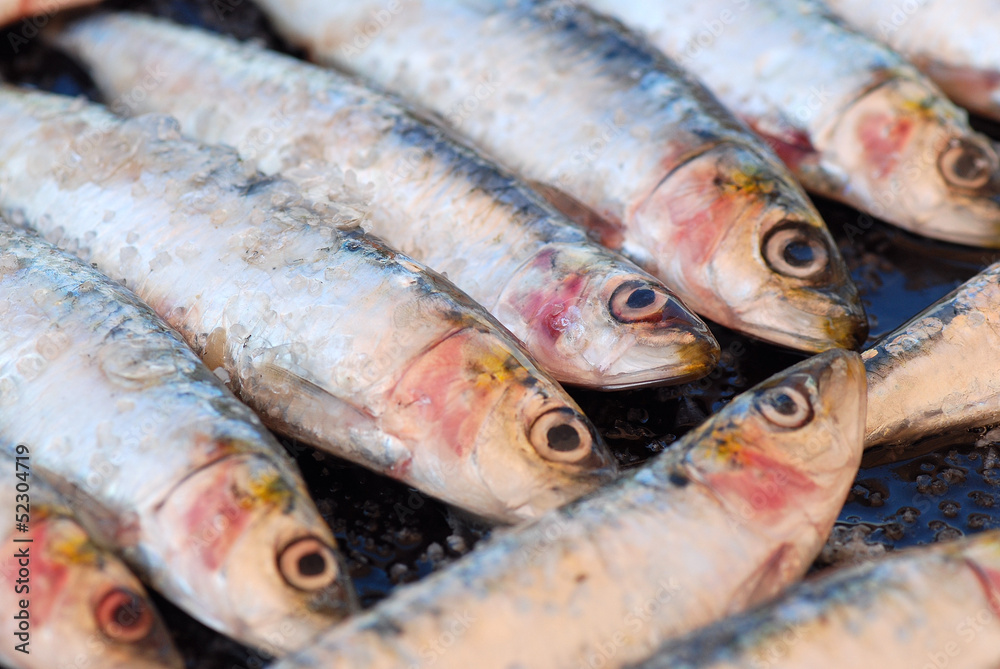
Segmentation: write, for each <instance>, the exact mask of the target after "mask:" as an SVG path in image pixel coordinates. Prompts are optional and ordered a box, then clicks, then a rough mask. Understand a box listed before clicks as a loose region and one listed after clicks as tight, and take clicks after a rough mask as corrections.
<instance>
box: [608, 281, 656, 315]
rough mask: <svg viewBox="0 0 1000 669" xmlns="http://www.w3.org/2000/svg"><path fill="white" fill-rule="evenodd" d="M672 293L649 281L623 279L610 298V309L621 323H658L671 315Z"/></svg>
mask: <svg viewBox="0 0 1000 669" xmlns="http://www.w3.org/2000/svg"><path fill="white" fill-rule="evenodd" d="M669 305H670V294H669V293H668V292H667V291H666V290H665V289H664V288H663V287H662V286H658V285H656V284H654V283H650V282H649V281H642V280H631V281H623V282H622V284H621V285H620V286H618V287H617V288H615V292H613V293H612V294H611V299H609V300H608V311H609V312H611V316H612V317H613V318H614V319H615V320H616V321H618V322H619V323H639V322H653V323H658V322H660V321H661V320H664V318H665V317H669V315H670V314H667V313H665V312H666V311H667V310H668V309H669Z"/></svg>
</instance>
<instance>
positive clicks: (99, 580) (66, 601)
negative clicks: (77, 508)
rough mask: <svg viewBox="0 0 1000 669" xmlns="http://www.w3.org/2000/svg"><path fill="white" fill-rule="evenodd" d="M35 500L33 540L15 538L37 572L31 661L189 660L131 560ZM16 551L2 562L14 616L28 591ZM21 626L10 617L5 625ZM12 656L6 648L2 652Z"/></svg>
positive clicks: (151, 664) (143, 668)
mask: <svg viewBox="0 0 1000 669" xmlns="http://www.w3.org/2000/svg"><path fill="white" fill-rule="evenodd" d="M11 488H13V486H11ZM33 501H34V500H33ZM32 506H33V507H34V508H33V509H32V512H33V513H32V522H31V529H30V531H29V534H28V535H21V538H25V537H26V536H27V537H28V538H30V539H31V543H21V544H12V546H14V548H15V549H17V548H25V547H27V550H28V554H29V560H30V567H29V568H30V570H31V576H32V577H33V578H32V580H31V584H30V588H31V590H30V601H31V607H30V615H31V633H32V641H34V642H35V643H34V644H32V645H31V647H30V650H31V655H30V657H31V658H32V660H33V662H34V663H33V664H31V665H30V666H52V667H54V666H60V667H62V666H70V665H72V666H76V664H77V663H80V662H88V661H93V662H97V663H98V664H100V666H102V667H110V668H113V669H128V668H130V667H136V668H138V669H154V668H156V667H160V668H163V667H171V668H174V669H180V668H181V667H183V666H184V663H183V660H182V659H181V656H180V653H178V651H177V649H176V648H175V647H174V644H173V642H172V641H171V639H170V635H169V633H168V632H167V628H166V625H164V623H163V621H162V620H161V619H160V616H159V614H158V613H157V612H156V609H155V608H154V606H153V604H152V603H151V602H150V601H149V598H148V596H147V595H146V591H145V589H144V588H143V586H142V584H141V583H140V582H139V580H138V579H137V578H136V577H135V576H134V575H133V574H132V573H131V572H130V571H129V570H128V569H127V568H126V567H125V566H124V564H122V563H121V561H119V560H118V559H117V558H116V557H115V556H113V555H111V554H109V553H106V552H105V551H104V550H103V549H102V548H99V547H98V546H96V545H95V544H93V543H92V542H91V540H90V538H89V537H88V536H87V535H86V533H85V532H84V530H83V528H81V527H80V526H79V525H78V524H77V523H76V521H75V520H72V519H70V518H68V517H66V516H62V515H59V513H58V512H53V510H52V509H49V508H47V507H45V506H42V505H36V504H33V505H32ZM14 553H15V551H14V550H13V549H12V550H11V555H10V557H5V558H4V561H3V563H2V564H0V575H2V580H3V581H4V583H3V585H4V590H5V592H9V593H11V595H10V596H11V597H12V598H13V600H12V602H11V607H10V610H11V611H12V614H11V615H13V611H16V610H17V608H16V607H17V605H16V604H14V603H13V602H16V600H17V597H19V596H20V597H24V596H26V595H24V594H22V595H19V596H18V595H15V594H14V593H15V589H14V588H15V587H16V579H17V578H18V569H19V566H20V565H19V564H18V560H17V558H15V557H14ZM16 626H17V623H16V622H14V623H13V626H11V625H10V624H6V625H5V630H7V629H14V628H16ZM15 631H16V630H15ZM12 638H14V637H12ZM13 643H17V642H13ZM13 643H12V644H11V645H13ZM9 647H10V646H8V648H9ZM81 651H82V652H84V653H88V654H89V656H87V655H81ZM6 655H7V648H5V649H4V650H3V651H2V652H0V657H5V656H6ZM8 661H12V662H13V661H14V658H8ZM17 662H18V663H20V660H17Z"/></svg>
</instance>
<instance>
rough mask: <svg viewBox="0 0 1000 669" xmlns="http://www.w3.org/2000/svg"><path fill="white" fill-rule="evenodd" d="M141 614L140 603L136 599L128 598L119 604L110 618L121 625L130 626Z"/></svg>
mask: <svg viewBox="0 0 1000 669" xmlns="http://www.w3.org/2000/svg"><path fill="white" fill-rule="evenodd" d="M141 614H142V603H141V602H140V601H139V600H137V599H131V598H130V599H128V600H126V601H123V602H122V603H121V604H119V605H118V606H117V607H116V608H115V610H114V613H112V614H111V618H112V620H114V621H115V623H116V624H118V625H120V626H121V627H125V628H128V627H132V626H133V625H135V624H136V623H137V622H138V621H139V618H141V617H142V616H141Z"/></svg>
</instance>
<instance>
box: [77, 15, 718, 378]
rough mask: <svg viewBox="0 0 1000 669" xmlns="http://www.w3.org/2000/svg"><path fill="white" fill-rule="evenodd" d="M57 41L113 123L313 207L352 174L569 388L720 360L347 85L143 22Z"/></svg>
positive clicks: (121, 22) (648, 292) (660, 308)
mask: <svg viewBox="0 0 1000 669" xmlns="http://www.w3.org/2000/svg"><path fill="white" fill-rule="evenodd" d="M60 41H61V42H62V43H63V44H64V45H66V46H67V47H68V48H69V49H70V50H71V51H73V52H74V53H76V54H77V55H79V56H80V57H81V58H82V59H83V60H84V62H85V63H86V64H87V67H88V68H89V69H90V71H91V72H93V73H94V76H95V77H96V78H97V80H98V81H99V82H100V83H101V85H102V88H103V90H104V91H105V93H106V95H107V97H108V98H109V99H112V100H114V101H115V103H116V105H115V107H114V108H115V109H121V110H123V111H128V112H130V113H141V112H154V111H155V112H163V113H166V114H170V115H172V116H174V117H175V118H177V119H178V121H180V123H181V126H182V128H184V129H185V131H186V132H189V133H192V134H194V135H195V136H196V137H197V138H198V139H200V140H202V141H206V142H210V143H221V144H229V145H231V146H234V147H236V148H237V149H238V150H239V152H240V154H241V155H242V156H243V157H244V158H252V159H255V160H256V161H257V163H258V166H259V167H260V168H261V169H262V170H263V171H264V172H265V173H269V174H274V173H278V172H281V173H282V175H283V176H285V177H287V178H288V179H290V180H292V181H294V182H295V183H296V184H297V185H299V186H300V187H302V188H303V190H304V191H306V193H307V194H308V195H309V197H310V198H311V199H313V200H315V201H325V200H326V199H327V198H328V196H329V184H330V183H339V182H342V181H343V179H344V173H345V172H346V173H348V174H350V173H353V175H354V178H355V179H357V180H358V182H359V183H362V184H367V185H370V189H369V190H367V191H366V192H365V197H366V200H367V204H368V205H369V206H370V210H368V211H366V215H367V218H366V222H365V226H366V228H370V229H371V231H372V232H374V233H375V234H377V235H378V236H379V237H381V238H383V239H385V240H386V241H387V242H388V243H390V244H391V245H392V246H393V247H395V248H398V249H399V250H401V251H402V252H404V253H407V254H409V255H411V256H412V257H414V258H416V259H417V260H420V261H421V262H424V263H426V264H427V265H429V266H430V267H432V268H434V269H435V270H438V271H441V272H444V273H445V274H446V275H447V276H448V278H449V279H450V280H452V281H453V282H455V284H456V285H458V286H459V287H460V288H462V289H463V290H465V291H466V292H468V293H469V295H471V296H472V297H473V299H475V300H476V301H477V302H479V303H480V304H482V305H484V306H485V307H487V308H488V309H489V310H490V311H491V312H492V313H493V314H494V315H495V316H496V317H497V318H498V319H499V320H500V322H501V323H503V324H504V325H505V326H507V327H508V328H509V329H510V330H511V332H513V333H514V334H515V335H516V336H517V337H518V339H520V340H521V341H522V342H523V343H524V344H525V346H526V348H527V350H528V352H529V353H530V354H531V355H532V357H533V358H535V360H536V361H537V362H538V364H539V366H540V367H541V368H542V369H545V370H546V371H548V372H550V373H552V374H553V375H554V376H555V377H556V379H557V380H559V381H563V382H566V383H573V384H576V385H582V386H590V387H600V388H606V389H609V388H623V387H630V386H637V385H644V384H649V383H663V382H666V381H672V382H679V381H686V380H690V379H693V378H697V377H700V376H703V375H704V374H706V373H708V372H709V371H710V370H711V368H712V367H713V366H714V364H715V362H716V361H717V360H718V355H719V350H718V344H717V343H716V342H715V341H714V339H713V338H712V337H711V334H710V333H709V332H708V329H707V328H706V327H705V325H704V324H703V323H701V322H700V321H699V320H698V319H697V318H696V317H695V316H694V315H693V314H692V313H690V312H689V311H688V310H687V309H686V308H685V307H684V306H683V305H682V304H681V303H680V302H679V301H678V300H677V299H676V298H675V297H674V296H673V295H672V294H671V293H670V292H669V291H668V290H667V288H666V287H665V286H664V285H663V284H662V283H661V282H660V281H658V280H657V279H655V278H654V277H652V276H650V275H649V274H647V273H646V272H644V271H642V270H640V269H639V268H638V267H636V266H635V265H633V264H632V263H631V262H628V261H626V260H625V259H623V258H621V257H620V256H618V255H617V254H614V253H611V252H609V251H608V250H607V249H605V248H603V247H602V246H600V245H599V244H597V243H595V242H592V241H589V240H588V239H587V237H586V235H585V234H584V233H583V232H582V231H581V230H580V229H579V228H578V227H576V226H574V225H572V224H570V223H569V221H567V220H566V219H565V218H563V217H562V216H561V215H560V214H558V213H556V212H555V211H553V210H552V209H551V208H550V207H549V206H547V205H543V204H542V203H541V201H540V200H539V199H538V197H537V195H535V194H534V193H533V192H532V191H530V190H529V189H528V188H527V187H526V186H524V185H522V184H520V183H519V182H517V181H516V180H514V179H512V178H511V177H510V176H508V175H506V174H504V173H502V172H500V171H499V170H498V169H497V168H496V167H495V166H494V165H492V164H491V163H489V162H487V161H485V160H483V159H482V158H479V157H477V156H476V155H475V154H473V153H472V152H471V151H469V150H468V149H466V148H464V147H462V146H459V145H457V144H456V143H455V142H453V141H451V140H450V139H448V138H446V137H444V136H442V135H441V133H440V131H439V130H436V129H434V128H433V127H432V126H429V125H428V124H426V123H425V122H423V121H421V120H419V119H417V118H414V117H413V116H412V115H411V114H410V113H409V112H407V111H406V110H405V109H403V108H402V107H400V106H399V105H397V104H396V103H394V102H392V101H390V100H388V99H385V98H384V97H383V96H380V95H378V94H377V93H375V92H373V91H371V90H368V89H365V88H363V87H361V86H359V85H356V84H354V83H352V82H351V81H350V80H348V79H347V78H346V77H344V76H343V75H340V74H338V73H336V72H332V71H330V70H326V69H323V68H319V67H316V66H313V65H309V64H306V63H303V62H302V61H299V60H296V59H294V58H290V57H287V56H283V55H280V54H277V53H274V52H269V51H266V50H264V49H261V48H258V47H256V46H253V45H240V44H239V43H237V42H234V41H232V40H229V39H225V38H220V37H217V36H213V35H210V34H208V33H206V32H204V31H200V30H195V29H190V28H182V27H180V26H176V25H174V24H172V23H169V22H166V21H159V20H153V19H146V18H142V17H140V16H136V15H127V14H125V15H120V16H109V17H99V18H96V19H92V20H87V21H84V22H83V23H82V24H79V25H76V26H74V27H73V28H72V29H71V30H70V31H69V32H68V33H67V34H66V35H64V36H63V38H62V39H61V40H60ZM150 72H155V73H156V75H157V83H156V84H155V85H153V86H149V87H148V90H145V89H144V93H145V94H144V95H142V96H141V97H139V98H138V99H136V100H135V101H134V102H133V100H132V98H131V97H129V93H130V92H131V91H134V90H136V86H140V85H141V84H142V83H143V82H144V81H145V80H146V79H147V78H148V76H149V73H150ZM487 88H488V86H487ZM485 90H486V88H484V91H485ZM484 94H485V93H484ZM206 99H211V104H208V105H206V104H205V100H206Z"/></svg>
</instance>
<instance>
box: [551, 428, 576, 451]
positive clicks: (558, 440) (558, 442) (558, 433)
mask: <svg viewBox="0 0 1000 669" xmlns="http://www.w3.org/2000/svg"><path fill="white" fill-rule="evenodd" d="M545 436H546V438H548V440H549V448H551V449H552V450H553V451H560V452H563V453H565V452H567V451H572V450H575V449H576V448H577V447H579V446H580V435H579V434H578V433H577V431H576V428H574V427H572V426H571V425H556V426H555V427H550V428H549V430H548V432H546V433H545Z"/></svg>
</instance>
